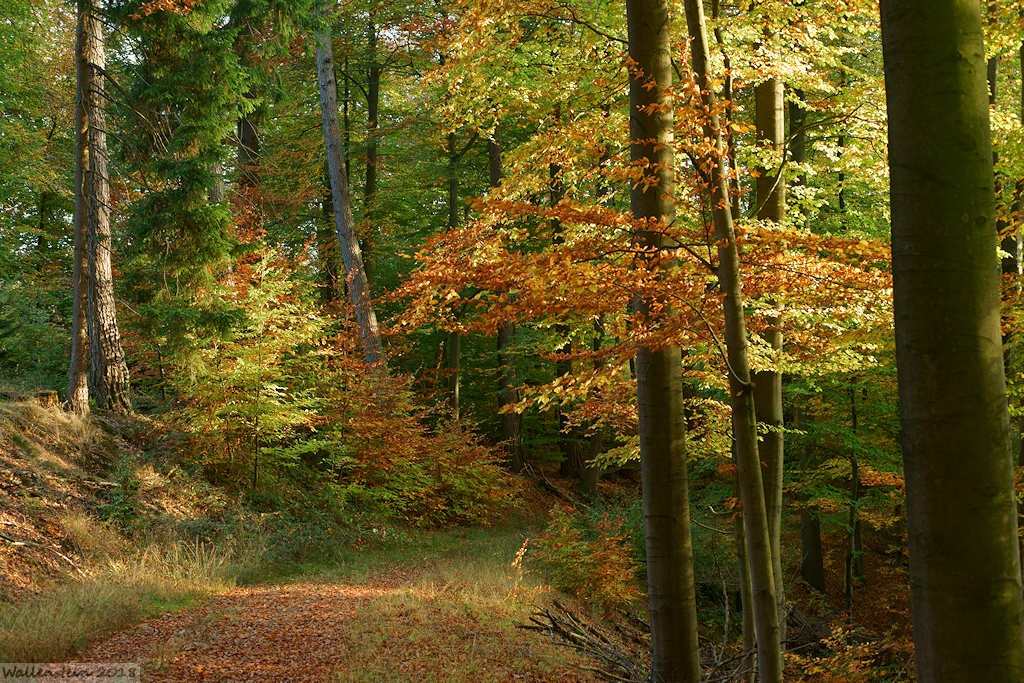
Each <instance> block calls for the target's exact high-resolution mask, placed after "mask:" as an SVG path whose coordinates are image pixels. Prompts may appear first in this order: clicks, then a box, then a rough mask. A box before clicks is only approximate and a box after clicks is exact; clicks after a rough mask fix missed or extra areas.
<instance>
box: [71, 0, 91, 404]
mask: <svg viewBox="0 0 1024 683" xmlns="http://www.w3.org/2000/svg"><path fill="white" fill-rule="evenodd" d="M88 14H89V3H88V2H86V1H84V0H83V1H82V2H79V4H78V28H77V38H76V43H75V69H76V72H77V93H76V101H75V221H74V232H75V246H74V252H73V253H74V256H73V258H74V267H73V273H72V287H73V292H72V297H73V299H72V313H71V363H70V365H69V367H68V409H69V410H70V411H71V412H73V413H76V414H78V415H88V414H89V328H88V320H87V315H88V310H89V294H88V292H89V281H88V276H89V200H88V194H87V189H86V186H85V169H86V168H87V167H88V165H89V130H88V127H89V119H88V117H87V116H86V113H85V98H86V90H87V89H88V87H89V75H88V74H89V66H88V62H87V60H86V53H85V46H86V38H85V31H86V25H87V21H88Z"/></svg>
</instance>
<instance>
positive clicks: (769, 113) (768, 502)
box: [754, 78, 786, 640]
mask: <svg viewBox="0 0 1024 683" xmlns="http://www.w3.org/2000/svg"><path fill="white" fill-rule="evenodd" d="M785 106H786V104H785V99H784V97H783V85H782V81H781V80H780V79H778V78H772V79H769V80H767V81H765V82H764V83H761V84H759V85H758V86H757V88H756V90H755V109H756V114H755V119H756V128H757V137H758V140H759V142H762V143H764V144H765V145H767V146H769V147H770V148H771V149H772V150H773V151H774V152H775V153H776V154H777V155H778V159H777V161H776V163H777V164H782V163H784V159H783V158H782V157H781V155H782V151H783V148H784V146H785V141H786V114H785V112H786V110H785ZM757 207H758V208H757V217H758V218H759V219H761V220H765V221H771V222H773V223H779V224H781V223H782V221H783V220H784V218H785V213H786V183H785V179H784V177H783V174H782V169H781V168H780V167H775V168H763V169H761V173H760V174H759V175H758V177H757ZM769 296H770V295H769ZM761 336H762V338H763V339H764V340H765V342H767V344H768V345H769V346H770V347H771V349H772V352H773V354H774V359H773V360H774V362H775V364H776V365H775V367H774V368H771V369H768V370H762V371H760V372H756V373H754V407H755V409H756V411H757V418H758V421H759V422H760V424H761V425H762V426H763V428H762V429H761V441H760V443H759V444H758V453H759V455H760V458H761V461H762V462H763V463H765V470H764V499H765V512H766V514H767V515H768V538H769V540H770V541H771V550H772V574H773V576H774V578H775V599H776V601H777V602H778V605H779V631H780V634H779V637H780V639H781V640H785V630H786V606H785V602H786V601H785V590H784V586H783V576H782V544H781V542H780V536H781V534H782V474H783V464H784V448H783V446H784V436H783V431H782V428H783V416H782V371H781V370H780V364H781V357H780V356H781V355H782V329H781V327H780V326H779V317H778V315H772V316H770V317H769V319H768V320H767V329H766V330H765V332H763V333H762V335H761Z"/></svg>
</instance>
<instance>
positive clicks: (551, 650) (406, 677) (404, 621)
mask: <svg viewBox="0 0 1024 683" xmlns="http://www.w3.org/2000/svg"><path fill="white" fill-rule="evenodd" d="M524 540H525V535H524V533H523V532H522V530H518V529H485V530H468V531H467V530H457V531H449V532H440V533H436V534H431V535H424V536H423V537H422V538H420V539H418V540H416V541H413V542H411V543H410V544H409V545H408V546H406V547H405V548H404V549H402V551H400V552H399V555H401V559H397V558H395V557H394V556H392V557H391V558H390V561H389V562H387V563H386V564H391V562H394V563H395V569H394V571H395V572H399V573H400V574H401V577H400V586H399V587H397V588H394V589H392V590H388V591H383V592H382V593H381V594H380V595H378V596H375V597H374V598H373V601H372V608H370V609H363V610H360V611H359V612H358V613H357V614H356V616H355V618H354V619H353V621H352V623H351V624H350V627H351V632H352V634H353V635H354V636H356V637H354V638H353V639H352V641H351V643H349V647H348V649H347V652H346V653H345V659H346V661H347V663H348V665H347V667H346V669H345V670H344V671H339V672H338V674H337V675H338V680H340V681H374V680H383V679H385V678H386V679H387V680H393V681H453V680H472V679H479V680H510V679H512V678H514V677H515V676H516V673H517V672H522V671H531V672H534V674H540V675H541V676H542V677H543V679H545V680H547V679H548V678H550V679H551V680H561V681H565V680H570V681H571V680H583V679H582V678H578V677H579V676H580V673H579V672H580V670H581V669H580V667H581V664H582V662H581V661H580V659H579V658H578V657H576V656H575V655H574V654H573V653H571V652H569V651H567V650H565V649H564V648H560V647H557V646H555V645H553V644H551V643H549V642H547V641H545V640H543V639H539V638H537V637H536V636H534V635H532V634H530V633H528V632H526V631H523V630H522V629H520V628H518V626H517V625H518V624H522V623H525V622H526V621H527V620H528V618H529V615H530V612H531V611H532V609H533V607H534V605H536V604H540V603H543V602H545V601H547V600H548V599H550V598H551V597H552V595H553V591H552V589H551V588H550V587H549V586H546V585H544V584H543V583H541V582H539V581H538V580H537V579H536V578H535V577H533V576H531V575H529V574H526V575H524V574H523V572H522V569H521V562H516V558H517V557H519V558H520V560H521V553H520V552H519V551H520V549H521V548H522V547H523V543H524ZM399 563H400V565H399Z"/></svg>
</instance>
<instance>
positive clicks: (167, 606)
mask: <svg viewBox="0 0 1024 683" xmlns="http://www.w3.org/2000/svg"><path fill="white" fill-rule="evenodd" d="M232 570H233V564H232V560H231V558H229V556H228V555H227V554H225V553H224V552H222V551H217V550H213V549H211V548H209V547H207V546H202V545H198V544H192V545H186V544H172V545H165V546H157V545H151V546H148V547H146V548H144V549H141V550H135V551H130V552H128V553H121V554H119V557H116V558H115V557H113V556H109V557H107V559H106V560H105V561H104V562H102V563H100V564H98V566H97V568H96V569H94V570H93V571H92V573H91V574H88V575H86V576H85V577H82V578H81V579H80V580H76V581H72V582H70V583H65V584H63V585H59V586H57V587H55V588H53V589H52V590H50V591H47V592H45V593H43V594H42V595H40V596H39V597H37V598H34V599H32V600H30V601H28V602H25V603H21V604H19V605H17V606H10V607H6V608H5V609H4V610H3V611H0V661H6V662H60V661H63V660H65V659H66V658H68V657H69V656H71V655H73V654H74V653H75V652H76V651H78V650H80V649H82V648H84V647H85V646H87V645H88V644H89V643H90V642H92V641H94V640H96V639H99V638H101V637H102V636H104V635H107V634H109V633H112V632H114V631H117V630H119V629H122V628H125V627H127V626H129V625H131V624H134V623H136V622H138V621H140V620H142V619H145V618H147V617H150V616H153V615H155V614H158V613H161V612H168V611H177V610H180V609H184V608H187V607H189V606H191V605H193V604H194V603H195V602H196V601H198V600H200V599H201V598H203V597H205V596H207V595H210V594H211V593H214V592H218V591H222V590H226V589H227V588H229V587H230V586H231V585H232V580H231V574H232Z"/></svg>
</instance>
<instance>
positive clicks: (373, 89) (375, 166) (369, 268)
mask: <svg viewBox="0 0 1024 683" xmlns="http://www.w3.org/2000/svg"><path fill="white" fill-rule="evenodd" d="M378 41H379V35H378V31H377V23H376V21H375V20H374V15H373V10H371V11H370V16H369V21H368V22H367V26H366V47H367V53H368V55H367V59H368V63H367V66H366V184H365V185H364V187H363V220H362V221H360V223H361V224H362V225H361V232H362V235H361V238H362V239H361V240H360V244H362V247H363V257H364V260H365V262H366V276H367V277H368V278H372V276H373V256H372V251H373V246H374V241H373V239H372V231H373V230H374V226H375V225H377V218H376V213H377V172H378V171H379V159H378V152H377V148H378V142H379V139H380V121H379V116H380V76H381V65H380V62H379V61H377V44H378ZM456 417H458V416H457V415H456Z"/></svg>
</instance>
